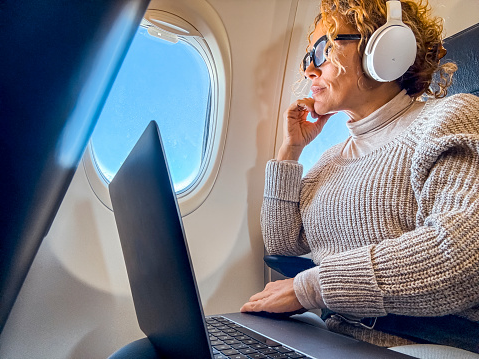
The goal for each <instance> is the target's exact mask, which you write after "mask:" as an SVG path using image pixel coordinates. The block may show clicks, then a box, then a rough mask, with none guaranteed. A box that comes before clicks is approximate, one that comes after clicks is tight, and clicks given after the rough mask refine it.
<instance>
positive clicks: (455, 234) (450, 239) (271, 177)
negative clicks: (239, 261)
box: [261, 94, 479, 321]
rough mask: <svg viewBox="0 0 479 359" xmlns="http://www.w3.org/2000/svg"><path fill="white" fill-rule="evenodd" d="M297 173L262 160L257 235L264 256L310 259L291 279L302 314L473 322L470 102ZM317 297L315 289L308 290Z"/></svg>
mask: <svg viewBox="0 0 479 359" xmlns="http://www.w3.org/2000/svg"><path fill="white" fill-rule="evenodd" d="M343 148H344V143H343V144H339V145H336V146H334V147H332V148H331V149H329V150H328V151H326V152H325V153H324V154H323V156H322V157H321V158H320V159H319V161H318V162H317V163H316V164H315V166H313V168H312V169H311V170H310V171H309V173H308V174H307V175H306V176H305V177H304V178H301V172H302V166H301V165H300V164H294V163H283V162H278V161H274V160H272V161H270V162H268V164H267V167H266V185H265V197H264V202H263V207H262V212H261V224H262V229H263V236H264V241H265V245H266V249H267V251H268V252H269V253H270V254H283V255H302V254H306V253H308V252H311V255H312V259H313V261H314V262H315V263H316V264H317V265H318V267H317V268H313V269H311V270H308V271H305V272H303V273H301V274H299V275H298V276H297V277H296V278H295V291H296V292H297V294H299V295H298V298H299V299H300V302H301V304H303V306H305V307H306V308H308V309H310V308H314V307H317V306H318V301H317V300H316V299H315V298H317V297H316V296H317V290H318V288H320V291H321V295H322V299H323V300H324V302H325V304H326V306H327V307H328V308H329V309H331V310H333V311H335V312H338V313H343V314H347V315H352V316H355V317H373V316H383V315H386V314H388V313H394V314H399V315H407V316H442V315H447V314H456V315H460V316H464V317H466V318H468V319H470V320H474V321H478V320H479V227H478V224H479V98H478V97H476V96H473V95H469V94H460V95H454V96H451V97H448V98H444V99H439V100H429V101H427V103H426V105H425V106H424V108H423V109H422V111H421V112H420V114H419V115H418V117H417V118H416V120H414V121H413V122H412V123H411V124H410V125H409V127H407V129H405V130H404V131H403V132H401V133H400V135H399V136H396V137H395V138H394V139H393V140H392V141H390V142H388V143H386V144H385V145H383V146H382V147H380V148H378V149H376V150H374V151H372V152H370V153H368V154H366V155H364V156H361V157H358V158H344V157H342V156H341V151H342V149H343ZM315 288H316V289H315Z"/></svg>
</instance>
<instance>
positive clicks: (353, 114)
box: [344, 82, 401, 122]
mask: <svg viewBox="0 0 479 359" xmlns="http://www.w3.org/2000/svg"><path fill="white" fill-rule="evenodd" d="M373 86H374V85H373ZM400 92H401V88H400V87H399V85H398V84H397V83H396V82H386V83H378V82H376V84H375V86H374V88H368V89H365V90H362V91H360V95H359V96H358V98H357V99H358V101H356V106H355V107H354V108H350V109H345V110H344V112H345V113H346V114H347V115H348V116H349V118H350V121H352V122H355V121H359V120H361V119H363V118H365V117H367V116H369V115H370V114H372V113H373V112H374V111H376V110H377V109H379V108H380V107H382V106H384V105H385V104H386V103H388V102H389V101H391V100H392V99H393V98H394V97H396V96H397V95H398V94H399V93H400Z"/></svg>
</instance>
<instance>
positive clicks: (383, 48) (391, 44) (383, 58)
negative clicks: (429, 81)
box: [363, 0, 417, 82]
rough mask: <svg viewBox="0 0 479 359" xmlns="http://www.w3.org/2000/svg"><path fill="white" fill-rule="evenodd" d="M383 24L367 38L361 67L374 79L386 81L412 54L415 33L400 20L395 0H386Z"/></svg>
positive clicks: (403, 69)
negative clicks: (385, 18)
mask: <svg viewBox="0 0 479 359" xmlns="http://www.w3.org/2000/svg"><path fill="white" fill-rule="evenodd" d="M386 7H387V21H386V24H384V25H383V26H381V27H380V28H379V29H377V30H376V31H375V32H374V33H373V34H372V35H371V38H370V39H369V40H368V43H367V44H366V48H365V50H364V55H363V69H364V72H366V74H367V75H369V76H370V77H371V78H373V79H375V80H376V81H380V82H389V81H393V80H396V79H397V78H399V77H401V76H402V75H403V74H404V73H405V72H406V71H407V70H408V68H409V67H410V66H411V65H412V64H413V63H414V60H415V58H416V51H417V49H416V37H415V36H414V33H413V32H412V30H411V29H410V28H409V27H408V26H407V25H406V24H404V23H403V22H402V9H401V2H400V1H399V0H392V1H388V2H386Z"/></svg>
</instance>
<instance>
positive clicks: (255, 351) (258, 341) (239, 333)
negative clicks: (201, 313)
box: [206, 317, 312, 359]
mask: <svg viewBox="0 0 479 359" xmlns="http://www.w3.org/2000/svg"><path fill="white" fill-rule="evenodd" d="M206 324H207V328H208V332H209V336H210V342H211V346H212V347H213V356H214V359H269V358H271V359H299V358H301V359H303V358H304V359H306V358H309V359H312V358H311V357H309V356H306V355H304V354H301V353H298V352H296V351H294V350H293V349H291V348H288V347H287V346H284V345H283V344H280V343H278V342H275V341H274V340H271V339H269V338H266V337H264V336H262V335H261V334H258V333H256V332H253V331H252V330H250V329H248V328H245V327H243V326H241V325H239V324H237V323H235V322H233V321H231V320H229V319H227V318H224V317H208V318H206Z"/></svg>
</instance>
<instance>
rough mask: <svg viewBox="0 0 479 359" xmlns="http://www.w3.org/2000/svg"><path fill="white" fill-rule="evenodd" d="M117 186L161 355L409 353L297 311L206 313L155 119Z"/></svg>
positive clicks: (117, 204) (138, 307) (121, 218)
mask: <svg viewBox="0 0 479 359" xmlns="http://www.w3.org/2000/svg"><path fill="white" fill-rule="evenodd" d="M109 191H110V196H111V201H112V205H113V211H114V215H115V221H116V224H117V228H118V233H119V236H120V241H121V246H122V250H123V256H124V259H125V264H126V268H127V272H128V278H129V282H130V287H131V292H132V296H133V301H134V305H135V311H136V315H137V319H138V323H139V326H140V328H141V330H142V331H143V332H144V333H145V334H146V336H147V337H148V339H149V340H150V342H151V343H152V344H153V346H154V348H155V350H156V352H157V353H158V357H161V358H181V359H189V358H192V359H193V358H194V359H206V358H207V359H212V358H214V359H226V358H234V359H247V358H250V359H255V358H257V359H262V358H348V357H354V358H355V359H358V358H368V359H369V358H407V357H408V356H406V355H403V354H400V353H397V352H394V351H390V350H388V349H386V348H379V347H376V346H374V345H370V344H367V343H364V342H360V341H358V340H355V339H353V338H349V337H346V336H343V335H339V334H335V333H332V332H329V331H327V330H325V329H321V328H318V327H316V326H313V325H310V324H306V323H304V322H301V321H298V320H295V319H290V318H275V317H267V316H259V315H254V314H247V313H229V314H223V315H214V316H208V317H205V316H204V313H203V308H202V304H201V300H200V296H199V293H198V288H197V284H196V280H195V274H194V270H193V266H192V263H191V260H190V256H189V252H188V245H187V241H186V237H185V232H184V230H183V224H182V219H181V215H180V211H179V208H178V204H177V199H176V195H175V191H174V188H173V185H172V181H171V177H170V174H169V169H168V165H167V162H166V158H165V155H164V150H163V146H162V142H161V137H160V132H159V129H158V126H157V124H156V122H154V121H152V122H151V123H150V124H149V125H148V127H147V128H146V130H145V131H144V133H143V134H142V136H141V137H140V139H139V140H138V142H137V144H136V145H135V147H134V148H133V149H132V151H131V152H130V154H129V155H128V157H127V159H126V160H125V162H124V163H123V165H122V166H121V168H120V170H119V171H118V173H117V174H116V176H115V177H114V178H113V180H112V181H111V183H110V186H109Z"/></svg>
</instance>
